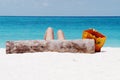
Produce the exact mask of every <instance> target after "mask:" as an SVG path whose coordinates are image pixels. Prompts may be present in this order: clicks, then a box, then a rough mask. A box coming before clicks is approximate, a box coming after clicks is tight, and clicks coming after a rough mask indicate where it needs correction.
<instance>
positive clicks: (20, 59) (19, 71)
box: [0, 47, 120, 80]
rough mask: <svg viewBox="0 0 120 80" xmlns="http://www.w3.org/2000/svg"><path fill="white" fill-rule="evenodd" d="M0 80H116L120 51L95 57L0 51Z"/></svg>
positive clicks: (105, 51) (111, 50) (119, 78)
mask: <svg viewBox="0 0 120 80" xmlns="http://www.w3.org/2000/svg"><path fill="white" fill-rule="evenodd" d="M0 80H120V48H110V47H104V48H102V51H101V52H100V53H96V54H78V53H77V54H74V53H57V52H43V53H34V54H32V53H26V54H6V53H5V49H0Z"/></svg>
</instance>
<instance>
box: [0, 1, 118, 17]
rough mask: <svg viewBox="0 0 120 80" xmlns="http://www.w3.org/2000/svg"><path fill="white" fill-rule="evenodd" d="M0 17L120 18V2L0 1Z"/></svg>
mask: <svg viewBox="0 0 120 80" xmlns="http://www.w3.org/2000/svg"><path fill="white" fill-rule="evenodd" d="M0 15H4V16H5V15H10V16H120V0H0Z"/></svg>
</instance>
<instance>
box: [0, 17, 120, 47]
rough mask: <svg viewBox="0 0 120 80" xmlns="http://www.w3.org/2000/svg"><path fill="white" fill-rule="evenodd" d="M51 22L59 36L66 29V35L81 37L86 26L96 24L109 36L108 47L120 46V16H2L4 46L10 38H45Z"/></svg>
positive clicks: (0, 40) (1, 43)
mask: <svg viewBox="0 0 120 80" xmlns="http://www.w3.org/2000/svg"><path fill="white" fill-rule="evenodd" d="M49 26H50V27H52V28H53V29H54V32H55V39H56V33H57V30H58V29H62V30H63V31H64V34H65V38H66V39H81V38H82V32H83V30H85V29H88V28H95V29H96V30H98V31H99V32H101V33H103V34H104V35H105V36H107V40H106V43H105V45H104V46H105V47H108V46H109V47H120V44H119V43H120V16H109V17H106V16H104V17H103V16H101V17H97V16H96V17H93V16H90V17H85V16H76V17H73V16H61V17H58V16H51V17H50V16H26V17H25V16H11V17H10V16H1V17H0V47H5V42H6V41H8V40H37V39H43V36H44V33H45V30H46V29H47V28H48V27H49Z"/></svg>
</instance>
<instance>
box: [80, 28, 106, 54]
mask: <svg viewBox="0 0 120 80" xmlns="http://www.w3.org/2000/svg"><path fill="white" fill-rule="evenodd" d="M82 38H83V39H94V40H95V51H96V52H100V51H101V48H102V46H103V45H104V43H105V40H106V36H104V35H103V34H101V33H99V32H97V31H96V30H94V29H88V30H84V31H83V35H82Z"/></svg>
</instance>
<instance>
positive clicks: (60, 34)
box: [44, 27, 65, 40]
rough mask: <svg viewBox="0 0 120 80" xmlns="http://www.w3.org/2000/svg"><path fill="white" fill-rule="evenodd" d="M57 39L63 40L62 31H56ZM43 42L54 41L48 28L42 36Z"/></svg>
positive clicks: (50, 29)
mask: <svg viewBox="0 0 120 80" xmlns="http://www.w3.org/2000/svg"><path fill="white" fill-rule="evenodd" d="M57 38H58V40H64V39H65V38H64V33H63V31H62V30H58V32H57ZM44 40H54V31H53V29H52V28H51V27H49V28H48V29H47V30H46V33H45V36H44Z"/></svg>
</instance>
